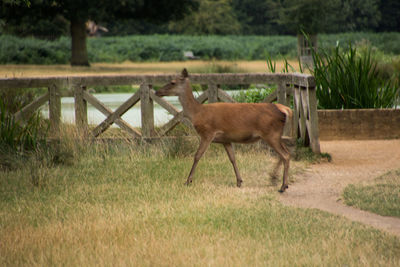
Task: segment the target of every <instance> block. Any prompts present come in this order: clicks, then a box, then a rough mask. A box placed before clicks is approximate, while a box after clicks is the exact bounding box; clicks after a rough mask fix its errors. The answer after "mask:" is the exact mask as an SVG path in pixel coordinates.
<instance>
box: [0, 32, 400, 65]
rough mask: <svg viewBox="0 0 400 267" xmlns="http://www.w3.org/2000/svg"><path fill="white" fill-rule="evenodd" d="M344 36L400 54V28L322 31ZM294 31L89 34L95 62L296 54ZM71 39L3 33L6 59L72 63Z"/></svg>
mask: <svg viewBox="0 0 400 267" xmlns="http://www.w3.org/2000/svg"><path fill="white" fill-rule="evenodd" d="M338 41H339V43H340V44H343V45H347V44H348V43H349V42H352V43H357V42H367V43H369V44H371V45H372V46H374V47H376V48H378V49H379V50H381V51H383V52H384V53H389V54H400V46H399V45H398V44H399V43H400V33H379V34H378V33H346V34H332V35H319V42H320V46H321V47H334V46H335V45H336V43H337V42H338ZM296 46H297V40H296V37H294V36H181V35H135V36H126V37H102V38H92V39H88V53H89V60H90V61H91V62H116V63H117V62H123V61H126V60H130V61H175V60H184V58H183V51H193V53H194V54H195V55H196V56H198V57H200V58H201V59H212V58H215V59H222V60H264V59H266V58H267V56H268V55H270V56H272V57H277V56H278V55H283V56H285V57H295V56H296V53H297V52H296V51H297V47H296ZM70 47H71V45H70V39H69V38H67V37H62V38H60V39H58V40H56V41H47V40H39V39H34V38H18V37H14V36H8V35H1V36H0V64H7V63H9V64H66V63H68V61H69V58H70V56H71V52H70Z"/></svg>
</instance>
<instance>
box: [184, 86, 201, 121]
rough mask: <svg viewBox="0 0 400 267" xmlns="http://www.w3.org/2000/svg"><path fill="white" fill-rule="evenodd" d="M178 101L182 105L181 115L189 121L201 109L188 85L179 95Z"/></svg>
mask: <svg viewBox="0 0 400 267" xmlns="http://www.w3.org/2000/svg"><path fill="white" fill-rule="evenodd" d="M179 101H180V102H181V104H182V108H183V113H184V114H185V116H186V117H188V118H189V119H190V120H192V119H193V116H194V115H195V114H196V113H197V112H199V110H200V108H201V104H200V103H199V102H197V100H196V99H195V98H194V96H193V91H192V88H191V86H190V84H189V83H188V84H187V85H186V87H185V90H184V92H183V94H181V95H179Z"/></svg>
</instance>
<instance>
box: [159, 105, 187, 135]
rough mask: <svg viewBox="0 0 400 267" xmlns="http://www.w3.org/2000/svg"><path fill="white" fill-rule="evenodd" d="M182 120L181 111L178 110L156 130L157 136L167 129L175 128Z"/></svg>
mask: <svg viewBox="0 0 400 267" xmlns="http://www.w3.org/2000/svg"><path fill="white" fill-rule="evenodd" d="M182 120H183V111H181V112H179V113H178V114H177V115H175V117H173V118H172V119H171V120H170V121H169V122H167V123H166V124H164V125H163V126H162V127H161V128H160V130H159V131H158V135H159V136H163V135H166V134H167V133H168V132H169V131H171V130H172V129H174V128H175V126H176V125H178V124H179V123H180V122H182Z"/></svg>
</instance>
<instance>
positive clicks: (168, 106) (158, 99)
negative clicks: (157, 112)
mask: <svg viewBox="0 0 400 267" xmlns="http://www.w3.org/2000/svg"><path fill="white" fill-rule="evenodd" d="M150 97H151V98H152V99H153V100H154V101H155V102H156V103H157V104H159V105H160V106H162V107H163V108H165V109H166V110H167V111H168V112H169V113H171V114H172V115H174V116H175V115H176V114H178V113H179V110H177V109H176V108H175V107H174V106H173V105H171V104H170V103H168V102H167V101H165V100H164V99H162V98H161V97H158V96H156V94H155V91H154V90H150Z"/></svg>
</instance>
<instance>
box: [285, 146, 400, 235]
mask: <svg viewBox="0 0 400 267" xmlns="http://www.w3.org/2000/svg"><path fill="white" fill-rule="evenodd" d="M321 151H322V152H327V153H329V154H330V155H331V156H332V162H330V163H328V162H327V163H321V164H316V165H312V166H311V167H310V170H308V171H307V172H306V174H305V175H302V176H301V177H297V182H295V183H294V184H292V185H290V187H289V189H288V191H287V192H286V193H284V194H282V195H281V197H280V198H281V201H282V202H283V203H284V204H286V205H290V206H296V207H303V208H316V209H320V210H324V211H328V212H330V213H333V214H337V215H342V216H345V217H347V218H348V219H350V220H353V221H357V222H361V223H364V224H367V225H370V226H373V227H376V228H378V229H382V230H385V231H387V232H389V233H391V234H394V235H397V236H399V237H400V219H399V218H394V217H384V216H380V215H376V214H374V213H370V212H366V211H361V210H359V209H356V208H352V207H348V206H346V205H344V204H343V201H342V200H341V193H342V192H343V189H344V188H345V187H346V186H347V185H348V184H350V183H355V184H357V183H362V182H363V181H368V180H372V179H374V178H376V177H378V176H380V175H382V174H384V173H386V172H387V171H389V170H391V169H399V168H400V140H382V141H329V142H328V141H325V142H321Z"/></svg>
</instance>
